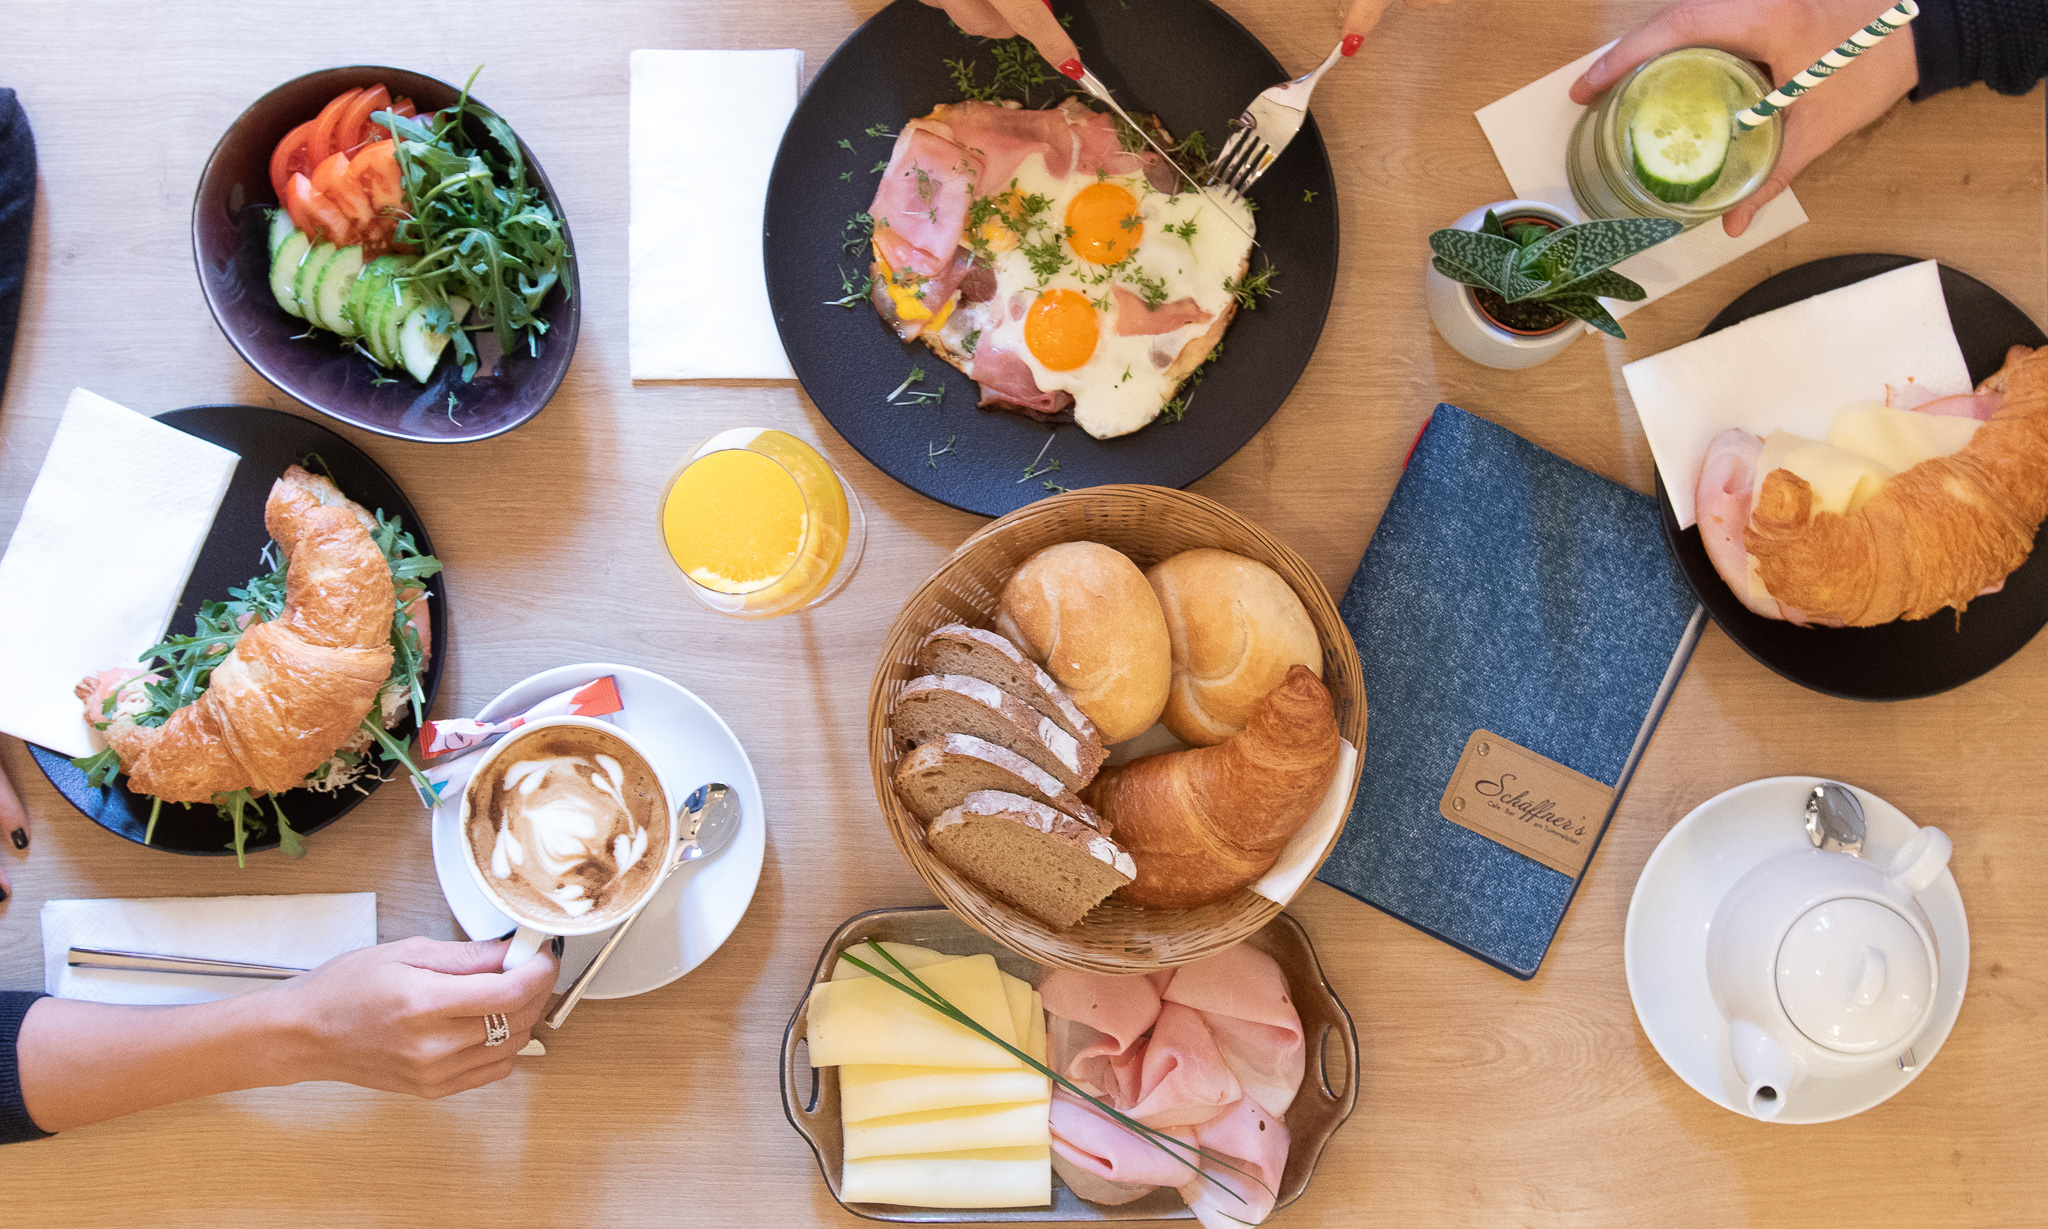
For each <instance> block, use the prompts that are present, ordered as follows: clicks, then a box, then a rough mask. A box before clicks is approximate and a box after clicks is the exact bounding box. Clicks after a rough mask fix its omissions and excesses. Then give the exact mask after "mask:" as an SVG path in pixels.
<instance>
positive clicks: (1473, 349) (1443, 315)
mask: <svg viewBox="0 0 2048 1229" xmlns="http://www.w3.org/2000/svg"><path fill="white" fill-rule="evenodd" d="M1489 209H1491V210H1493V211H1494V212H1495V213H1497V214H1499V215H1500V216H1501V217H1502V218H1503V219H1506V218H1509V217H1514V216H1516V215H1534V216H1536V217H1540V218H1548V219H1550V220H1551V221H1553V222H1555V223H1557V224H1558V225H1559V226H1572V225H1575V224H1576V223H1577V222H1578V220H1579V219H1578V216H1577V215H1576V214H1574V213H1573V212H1572V211H1571V210H1569V209H1560V208H1558V207H1557V206H1555V205H1551V204H1546V203H1545V202H1543V201H1519V200H1517V201H1496V202H1494V203H1493V204H1491V205H1481V206H1480V207H1479V208H1477V209H1474V210H1473V211H1472V212H1470V213H1468V214H1466V215H1465V216H1464V217H1462V218H1459V219H1458V220H1457V221H1455V222H1453V223H1451V227H1452V229H1454V230H1478V229H1479V227H1480V224H1481V223H1482V222H1484V221H1485V220H1486V211H1487V210H1489ZM1423 278H1424V286H1425V291H1426V295H1427V297H1428V299H1429V318H1430V319H1431V320H1434V321H1435V322H1436V331H1437V332H1438V333H1439V334H1441V335H1442V336H1443V339H1444V340H1445V341H1447V342H1450V343H1451V348H1452V349H1454V350H1456V351H1457V352H1458V353H1460V354H1462V355H1464V356H1465V357H1466V358H1469V359H1471V360H1472V361H1473V362H1475V363H1481V364H1484V365H1485V366H1488V367H1500V368H1504V369H1508V370H1517V369H1520V368H1523V367H1534V366H1535V365H1536V364H1538V363H1544V362H1548V361H1550V359H1552V358H1554V357H1556V356H1557V355H1558V354H1559V353H1561V352H1562V351H1563V350H1564V348H1565V347H1566V346H1569V345H1571V344H1572V343H1573V342H1575V341H1577V340H1578V339H1579V335H1580V334H1582V333H1584V332H1585V331H1586V326H1585V324H1584V323H1582V322H1580V321H1578V320H1566V321H1565V322H1564V323H1563V324H1560V325H1558V326H1557V327H1556V328H1554V329H1551V330H1549V331H1547V332H1544V333H1537V334H1533V335H1532V334H1528V333H1517V332H1514V331H1512V330H1510V329H1505V328H1502V327H1501V326H1500V325H1498V324H1495V323H1494V322H1493V321H1492V320H1489V319H1488V318H1487V316H1486V313H1485V312H1482V311H1480V310H1479V303H1478V301H1477V300H1475V299H1474V298H1473V297H1472V288H1471V287H1470V286H1465V285H1461V284H1460V283H1458V282H1454V281H1452V280H1451V279H1450V278H1448V277H1445V276H1444V275H1443V274H1441V273H1438V272H1437V271H1436V267H1435V266H1434V265H1433V264H1427V263H1425V264H1424V266H1423Z"/></svg>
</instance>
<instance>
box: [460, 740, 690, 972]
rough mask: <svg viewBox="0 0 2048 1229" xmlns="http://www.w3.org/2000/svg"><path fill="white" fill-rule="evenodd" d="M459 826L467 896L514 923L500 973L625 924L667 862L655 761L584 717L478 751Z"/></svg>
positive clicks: (668, 827) (669, 827) (669, 838)
mask: <svg viewBox="0 0 2048 1229" xmlns="http://www.w3.org/2000/svg"><path fill="white" fill-rule="evenodd" d="M459 816H460V822H461V830H462V840H463V848H464V850H465V852H466V853H467V854H468V855H469V857H468V861H469V870H470V874H471V875H472V876H474V877H475V879H476V883H477V887H479V888H480V889H482V891H483V894H484V896H485V897H486V898H488V899H489V900H490V902H491V903H492V904H494V905H496V906H497V907H498V908H499V909H500V910H502V911H503V912H504V913H505V914H506V916H508V917H510V918H511V919H512V920H513V921H515V922H517V923H518V924H519V929H518V932H517V933H516V934H514V935H513V938H512V945H511V947H510V948H508V949H507V950H506V952H505V961H504V968H506V969H508V970H509V969H514V968H517V967H518V966H520V965H522V964H524V963H526V962H527V961H528V960H530V959H532V958H533V956H534V954H535V953H536V952H538V951H539V950H540V946H541V944H543V943H545V942H547V941H548V940H549V939H551V938H552V937H554V936H556V935H588V934H596V933H597V932H599V931H603V930H609V929H611V928H612V927H614V926H616V925H618V924H619V923H620V922H623V921H625V920H626V919H627V918H629V917H631V916H632V915H633V914H634V913H636V912H638V911H639V910H640V909H641V908H642V907H644V906H645V905H646V904H647V902H648V901H649V900H651V899H652V898H653V896H654V893H655V891H656V890H657V889H659V888H660V887H661V883H662V879H663V875H664V872H665V871H666V870H667V869H668V866H669V863H670V862H671V861H673V860H674V857H675V849H676V823H675V810H674V808H673V806H672V805H671V804H670V802H669V791H668V789H667V787H666V785H665V784H664V783H663V781H662V779H661V774H660V772H659V771H658V770H657V769H656V768H655V767H654V761H653V760H652V758H650V757H649V756H648V755H647V753H646V751H645V750H644V749H643V748H642V747H641V746H640V744H638V743H637V742H635V741H633V739H632V738H631V737H630V736H629V735H627V734H626V732H625V731H623V730H621V729H619V728H618V727H616V726H613V725H610V724H607V723H605V722H602V721H597V720H594V719H592V718H589V717H549V718H546V719H544V720H540V721H536V722H534V723H532V724H531V725H526V726H522V727H520V728H519V729H517V730H514V731H513V732H512V733H511V734H509V735H507V736H506V737H505V738H504V739H503V740H502V741H500V742H499V743H498V744H497V745H495V746H493V747H491V748H489V749H488V750H486V751H484V752H483V759H482V760H481V761H480V762H479V763H478V764H477V766H476V770H475V772H474V773H472V774H471V776H470V779H469V785H468V787H467V788H465V789H464V790H463V792H462V806H461V810H460V812H459Z"/></svg>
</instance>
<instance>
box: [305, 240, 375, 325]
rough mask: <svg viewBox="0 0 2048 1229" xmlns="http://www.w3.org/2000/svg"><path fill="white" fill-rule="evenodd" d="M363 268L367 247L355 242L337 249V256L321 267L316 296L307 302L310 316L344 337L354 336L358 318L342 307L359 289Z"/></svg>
mask: <svg viewBox="0 0 2048 1229" xmlns="http://www.w3.org/2000/svg"><path fill="white" fill-rule="evenodd" d="M362 271H363V249H361V248H359V247H355V246H353V245H351V246H349V247H345V248H338V249H336V250H335V253H334V256H333V258H332V259H330V260H329V261H328V262H327V264H326V265H325V266H324V267H322V268H321V270H320V281H319V284H318V285H317V286H316V287H315V289H314V291H313V300H312V301H311V302H309V303H307V304H306V315H307V317H308V318H309V319H312V320H315V321H317V322H318V323H319V324H320V325H321V326H322V327H324V328H326V329H329V330H330V331H332V332H336V333H339V334H341V335H342V336H343V337H354V336H355V335H356V326H355V322H354V321H353V320H350V319H349V318H348V314H347V313H346V312H344V311H342V310H341V308H342V305H343V304H344V303H346V302H348V293H349V291H351V290H354V289H355V286H356V275H357V274H358V273H361V272H362Z"/></svg>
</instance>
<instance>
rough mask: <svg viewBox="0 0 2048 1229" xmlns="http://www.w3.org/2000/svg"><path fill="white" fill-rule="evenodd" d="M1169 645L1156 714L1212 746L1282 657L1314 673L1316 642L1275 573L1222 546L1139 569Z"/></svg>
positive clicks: (1281, 669) (1271, 682) (1239, 725)
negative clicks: (1167, 681)
mask: <svg viewBox="0 0 2048 1229" xmlns="http://www.w3.org/2000/svg"><path fill="white" fill-rule="evenodd" d="M1145 579H1146V580H1149V581H1151V582H1152V592H1153V593H1155V594H1157V595H1158V597H1159V609H1160V611H1161V612H1162V613H1164V614H1165V616H1166V635H1167V639H1168V640H1169V642H1170V643H1171V645H1172V650H1173V684H1172V687H1171V688H1170V689H1169V690H1168V692H1167V696H1166V712H1165V714H1164V715H1163V716H1162V717H1161V718H1160V720H1161V721H1164V722H1165V723H1166V728H1167V729H1169V730H1171V731H1173V736H1174V737H1175V738H1178V739H1180V740H1181V741H1182V742H1184V743H1187V744H1188V745H1190V746H1194V747H1213V746H1215V745H1216V744H1217V743H1220V742H1222V741H1223V740H1224V739H1226V738H1229V737H1230V736H1231V735H1232V734H1235V733H1237V732H1238V731H1239V730H1242V729H1243V728H1244V723H1245V718H1246V717H1247V716H1249V715H1250V713H1251V711H1252V705H1254V704H1256V703H1258V701H1259V699H1260V697H1262V696H1264V695H1265V694H1266V693H1267V692H1269V691H1271V690H1273V689H1274V688H1275V687H1278V686H1279V685H1280V681H1281V680H1282V679H1284V678H1286V677H1287V668H1288V667H1289V666H1307V667H1308V668H1309V669H1310V670H1313V671H1315V674H1316V677H1317V678H1321V677H1322V675H1323V644H1322V641H1321V640H1320V639H1319V638H1318V637H1317V636H1316V625H1315V624H1314V623H1312V622H1310V621H1309V617H1308V609H1307V607H1305V606H1303V605H1302V604H1301V599H1300V598H1298V597H1296V596H1295V595H1294V590H1293V588H1291V587H1290V586H1289V585H1288V583H1287V582H1286V581H1284V580H1282V579H1280V573H1278V572H1275V571H1274V570H1273V569H1272V568H1269V567H1267V566H1266V565H1265V564H1263V563H1260V562H1259V561H1258V560H1256V559H1247V558H1245V557H1244V556H1243V555H1234V554H1231V553H1230V552H1229V551H1225V550H1211V549H1208V548H1206V547H1205V548H1202V549H1199V550H1189V551H1182V552H1181V553H1180V554H1178V555H1175V556H1174V557H1173V558H1171V559H1168V560H1166V561H1165V562H1164V563H1158V564H1154V565H1153V567H1152V570H1151V571H1149V572H1146V573H1145Z"/></svg>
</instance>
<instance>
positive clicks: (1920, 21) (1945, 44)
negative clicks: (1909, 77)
mask: <svg viewBox="0 0 2048 1229" xmlns="http://www.w3.org/2000/svg"><path fill="white" fill-rule="evenodd" d="M1911 29H1912V31H1913V55H1914V58H1916V59H1917V60H1919V62H1920V82H1919V84H1917V85H1915V86H1914V87H1913V92H1912V93H1911V94H1909V95H1907V97H1909V98H1911V99H1912V100H1913V101H1914V102H1919V101H1920V100H1921V99H1923V98H1926V97H1927V96H1929V95H1930V94H1939V93H1941V92H1942V91H1943V90H1952V89H1954V88H1956V87H1957V86H1959V85H1968V84H1969V81H1968V80H1967V79H1966V78H1964V76H1963V36H1962V32H1961V30H1959V29H1958V28H1957V26H1956V11H1955V6H1954V4H1953V2H1952V0H1922V3H1921V5H1920V16H1918V17H1916V18H1914V19H1913V25H1912V27H1911Z"/></svg>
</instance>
